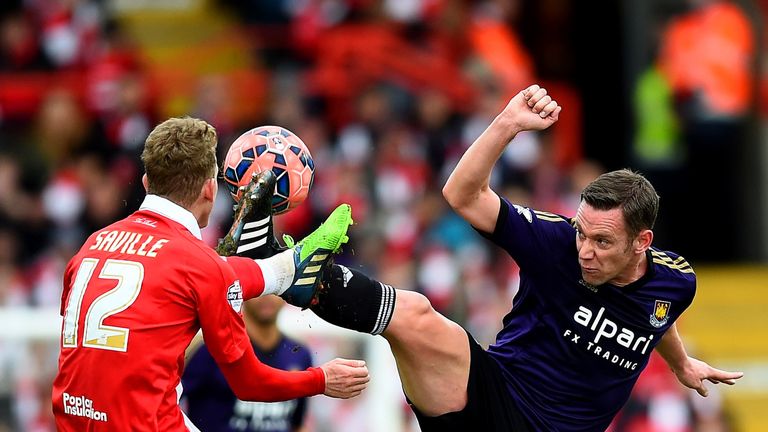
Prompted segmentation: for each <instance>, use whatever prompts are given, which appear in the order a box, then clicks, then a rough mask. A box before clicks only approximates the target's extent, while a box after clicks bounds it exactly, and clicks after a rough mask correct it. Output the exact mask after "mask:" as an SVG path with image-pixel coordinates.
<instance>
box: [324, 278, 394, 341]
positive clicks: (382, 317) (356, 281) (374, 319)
mask: <svg viewBox="0 0 768 432" xmlns="http://www.w3.org/2000/svg"><path fill="white" fill-rule="evenodd" d="M323 284H324V285H325V289H322V290H320V293H319V295H318V302H317V304H316V305H314V306H312V307H311V309H312V311H313V312H314V313H316V314H317V316H319V317H320V318H322V319H324V320H326V321H328V322H329V323H331V324H334V325H337V326H339V327H344V328H348V329H350V330H357V331H359V332H362V333H370V334H372V335H379V334H381V333H383V332H384V330H386V328H387V326H388V325H389V321H390V320H391V319H392V314H393V313H394V311H395V289H394V288H392V287H391V286H389V285H385V284H383V283H381V282H379V281H377V280H373V279H371V278H369V277H368V276H366V275H365V274H363V273H361V272H359V271H357V270H354V269H350V268H347V267H344V266H342V265H337V264H334V265H333V267H332V268H331V269H330V270H328V271H326V274H325V275H324V277H323Z"/></svg>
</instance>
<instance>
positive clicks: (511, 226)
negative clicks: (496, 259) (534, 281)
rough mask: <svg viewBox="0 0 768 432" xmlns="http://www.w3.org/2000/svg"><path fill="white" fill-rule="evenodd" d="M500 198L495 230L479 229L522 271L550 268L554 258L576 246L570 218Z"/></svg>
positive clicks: (574, 232)
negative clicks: (549, 264) (485, 230)
mask: <svg viewBox="0 0 768 432" xmlns="http://www.w3.org/2000/svg"><path fill="white" fill-rule="evenodd" d="M500 199H501V206H500V209H499V217H498V219H497V221H496V227H495V228H494V230H493V233H484V232H482V231H478V232H480V234H482V235H483V236H484V237H486V238H488V239H489V240H491V241H492V242H493V243H495V244H496V245H497V246H499V247H501V248H502V249H504V250H505V251H506V252H507V253H509V255H510V256H511V257H512V258H513V259H514V260H515V261H516V262H517V264H518V265H519V266H520V268H521V269H522V270H526V271H536V270H542V271H546V269H547V268H548V266H547V265H546V263H548V262H551V261H552V257H554V256H559V255H560V254H561V253H562V252H563V251H564V250H565V249H566V248H569V247H574V248H575V241H576V231H575V229H574V228H573V225H572V224H571V220H570V219H569V218H566V217H564V216H560V215H556V214H554V213H549V212H544V211H539V210H533V209H530V208H528V207H523V206H521V205H517V204H512V203H510V202H509V201H507V199H506V198H500Z"/></svg>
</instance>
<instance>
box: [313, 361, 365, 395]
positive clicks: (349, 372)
mask: <svg viewBox="0 0 768 432" xmlns="http://www.w3.org/2000/svg"><path fill="white" fill-rule="evenodd" d="M320 369H322V370H323V372H324V373H325V392H323V394H325V395H326V396H330V397H334V398H339V399H349V398H353V397H355V396H357V395H359V394H360V392H362V391H363V390H364V389H365V387H366V386H367V385H368V381H370V379H371V378H370V376H369V375H368V367H366V366H365V362H364V361H362V360H347V359H340V358H337V359H333V360H331V361H329V362H328V363H325V364H324V365H322V366H320Z"/></svg>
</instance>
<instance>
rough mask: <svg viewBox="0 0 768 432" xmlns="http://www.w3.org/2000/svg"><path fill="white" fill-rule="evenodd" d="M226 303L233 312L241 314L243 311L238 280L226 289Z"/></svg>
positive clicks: (241, 294) (241, 290)
mask: <svg viewBox="0 0 768 432" xmlns="http://www.w3.org/2000/svg"><path fill="white" fill-rule="evenodd" d="M227 301H228V302H229V305H230V306H232V309H234V310H235V312H237V313H241V311H242V310H243V288H242V287H241V286H240V280H239V279H238V280H236V281H235V283H233V284H232V285H230V286H229V288H227Z"/></svg>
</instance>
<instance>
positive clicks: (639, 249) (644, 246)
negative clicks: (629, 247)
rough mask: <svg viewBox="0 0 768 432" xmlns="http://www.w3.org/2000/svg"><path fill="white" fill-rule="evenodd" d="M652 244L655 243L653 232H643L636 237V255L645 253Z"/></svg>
mask: <svg viewBox="0 0 768 432" xmlns="http://www.w3.org/2000/svg"><path fill="white" fill-rule="evenodd" d="M651 243H653V231H651V230H649V229H647V230H642V231H640V234H638V235H637V237H635V242H634V250H635V252H636V253H645V251H647V250H648V248H650V247H651Z"/></svg>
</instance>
